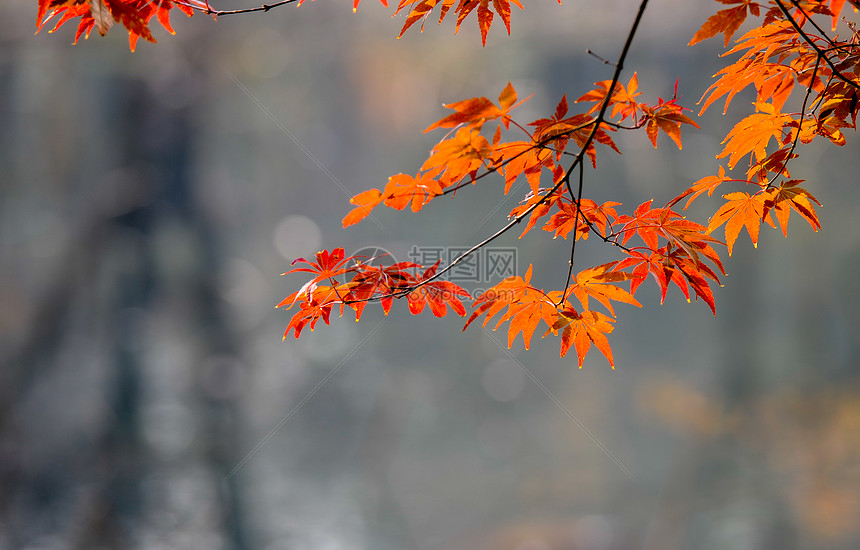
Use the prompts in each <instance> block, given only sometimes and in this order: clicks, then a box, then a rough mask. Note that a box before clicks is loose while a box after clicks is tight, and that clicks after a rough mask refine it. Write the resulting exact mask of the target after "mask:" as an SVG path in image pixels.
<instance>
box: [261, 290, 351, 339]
mask: <svg viewBox="0 0 860 550" xmlns="http://www.w3.org/2000/svg"><path fill="white" fill-rule="evenodd" d="M345 292H346V289H345V288H336V287H332V286H320V285H317V284H316V283H314V282H313V281H308V282H307V283H306V284H305V285H304V286H302V288H301V289H300V290H298V291H297V292H294V293H293V294H290V295H289V296H287V297H286V298H284V300H283V301H281V303H279V304H278V305H276V306H275V309H278V308H281V307H284V306H287V308H286V309H291V308H292V307H293V306H294V305H295V304H296V303H297V302H298V304H299V310H298V311H297V312H296V313H295V314H293V317H292V318H291V319H290V322H289V324H287V328H286V330H285V331H284V337H283V339H284V340H286V339H287V334H289V332H290V330H293V331H295V337H296V338H298V337H299V335H300V334H301V332H302V330H303V329H304V327H306V326H308V325H310V329H311V331H313V330H314V326H315V325H316V323H317V321H319V320H320V319H322V320H323V322H325V324H327V325H328V324H329V317H330V316H331V310H332V308H333V307H334V306H335V305H336V304H340V305H341V314H342V313H343V300H342V295H343V293H345Z"/></svg>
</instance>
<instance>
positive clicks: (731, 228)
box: [708, 192, 773, 256]
mask: <svg viewBox="0 0 860 550" xmlns="http://www.w3.org/2000/svg"><path fill="white" fill-rule="evenodd" d="M723 198H724V199H726V201H728V202H726V203H725V204H724V205H723V206H721V207H720V209H719V210H717V212H716V213H715V214H714V215H713V216H711V221H710V223H709V224H708V233H711V232H713V231H714V230H715V229H717V228H718V227H720V226H721V225H723V224H724V223H725V224H726V247H727V248H728V250H729V256H731V255H732V248H733V247H734V244H735V241H736V240H737V239H738V235H740V232H741V229H742V228H744V227H746V229H747V233H749V236H750V239H751V240H752V243H753V246H754V247H756V248H758V233H759V227H760V226H761V222H762V220H763V219H765V218H764V203H765V200H767V197H766V195H765V194H763V193H761V192H759V193H755V194H753V195H750V194H749V193H743V192H735V193H729V194H728V195H723ZM767 220H768V223H771V224H772V223H773V222H771V221H770V218H767Z"/></svg>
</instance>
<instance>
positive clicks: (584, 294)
mask: <svg viewBox="0 0 860 550" xmlns="http://www.w3.org/2000/svg"><path fill="white" fill-rule="evenodd" d="M618 263H619V262H609V263H606V264H603V265H599V266H596V267H592V268H589V269H585V270H583V271H580V272H579V273H577V274H576V276H575V277H574V278H573V281H572V282H571V285H570V288H569V289H568V291H569V292H571V293H573V294H574V295H575V296H576V298H577V299H578V300H579V303H581V304H582V307H583V308H585V309H589V308H588V297H589V296H591V297H592V298H594V299H595V300H597V301H598V302H600V303H601V304H603V305H604V306H605V307H606V309H608V310H609V313H611V314H612V316H613V317H614V316H615V310H614V309H612V303H611V302H610V300H614V301H616V302H623V303H625V304H630V305H634V306H636V307H642V304H640V303H639V302H638V301H637V300H636V298H634V297H633V295H632V294H630V293H629V292H627V291H626V290H624V289H623V288H621V287H618V286H616V285H615V284H614V283H620V282H622V281H629V280H631V279H635V278H637V277H638V275H634V274H633V273H628V272H626V271H614V268H615V267H616V266H617V265H618Z"/></svg>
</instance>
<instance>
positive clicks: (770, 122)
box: [717, 103, 792, 169]
mask: <svg viewBox="0 0 860 550" xmlns="http://www.w3.org/2000/svg"><path fill="white" fill-rule="evenodd" d="M755 106H756V108H757V109H758V111H759V112H757V113H754V114H752V115H749V116H747V117H745V118H744V119H743V120H741V121H740V122H738V123H737V124H736V125H735V127H734V128H732V130H731V131H730V132H729V133H728V135H727V136H726V139H724V140H723V143H725V144H726V146H725V148H723V151H722V152H721V153H720V154H719V155H717V158H718V159H721V158H723V157H729V162H728V166H729V168H730V169H731V168H734V167H735V164H737V162H738V161H739V160H740V159H741V157H743V156H745V155H747V154H751V155H752V156H753V157H754V158H755V160H757V161H758V160H761V159H764V158H766V157H767V151H766V150H765V148H766V147H767V145H768V143H769V142H770V140H771V139H773V138H776V140H777V141H780V140H781V138H782V136H783V129H784V128H785V126H786V125H787V124H788V123H789V122H791V120H792V118H791V115H784V114H781V113H779V112H778V111H776V109H775V108H774V106H773V105H770V104H768V103H756V104H755Z"/></svg>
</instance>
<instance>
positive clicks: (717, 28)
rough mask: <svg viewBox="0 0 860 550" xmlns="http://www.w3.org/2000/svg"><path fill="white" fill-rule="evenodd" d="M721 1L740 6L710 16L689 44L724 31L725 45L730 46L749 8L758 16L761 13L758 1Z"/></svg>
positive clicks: (721, 0)
mask: <svg viewBox="0 0 860 550" xmlns="http://www.w3.org/2000/svg"><path fill="white" fill-rule="evenodd" d="M720 2H722V3H723V4H740V6H735V7H734V8H728V9H725V10H720V11H718V12H717V13H716V14H714V15H712V16H710V17H709V18H708V20H707V21H705V24H704V25H702V28H700V29H699V30H698V32H696V34H695V35H694V36H693V39H692V40H690V43H689V44H688V46H692V45H694V44H697V43H699V42H701V41H702V40H707V39H708V38H711V37H712V36H716V35H718V34H720V33H723V37H724V38H725V45H726V46H728V45H729V41H730V40H731V39H732V36H733V35H734V34H735V32H736V31H737V30H738V29H739V28H740V27H741V25H742V24H743V22H744V20H745V19H746V18H747V9H749V11H750V13H752V14H753V15H755V16H756V17H758V15H759V4H758V3H756V2H751V1H750V0H720Z"/></svg>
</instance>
